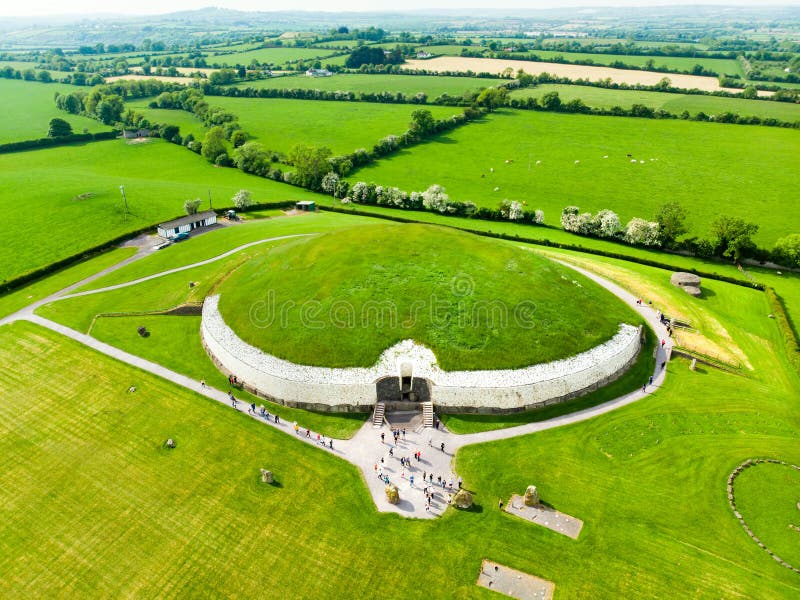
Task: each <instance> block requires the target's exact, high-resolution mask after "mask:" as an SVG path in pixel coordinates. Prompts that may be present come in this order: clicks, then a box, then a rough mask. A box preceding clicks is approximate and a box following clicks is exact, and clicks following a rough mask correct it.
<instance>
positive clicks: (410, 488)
mask: <svg viewBox="0 0 800 600" xmlns="http://www.w3.org/2000/svg"><path fill="white" fill-rule="evenodd" d="M302 235H314V234H302ZM292 237H299V236H297V235H291V236H281V237H274V238H268V239H264V240H259V241H256V242H251V243H248V244H244V245H242V246H239V247H237V248H234V249H232V250H229V251H227V252H225V253H223V254H220V255H218V256H216V257H213V258H210V259H207V260H203V261H199V262H197V263H193V264H191V265H186V266H183V267H177V268H175V269H170V270H167V271H163V272H161V273H156V274H153V275H149V276H147V277H142V278H140V279H136V280H134V281H129V282H126V283H121V284H118V285H113V286H109V287H105V288H101V289H97V290H90V291H86V292H79V293H76V294H69V291H70V290H73V289H76V288H77V287H79V286H81V285H85V284H86V283H88V282H89V281H92V280H95V279H97V278H98V277H101V276H102V275H105V274H107V273H109V272H111V271H114V270H116V269H119V268H121V267H122V266H124V265H126V264H130V263H131V262H133V261H134V260H138V259H139V258H141V257H142V256H145V255H146V253H142V254H141V255H140V254H139V253H137V254H136V255H135V256H133V257H131V258H128V259H126V260H124V261H121V262H120V263H118V264H117V265H114V266H112V267H109V268H108V269H105V270H104V271H101V272H100V273H97V274H95V275H93V276H91V277H89V278H87V279H84V280H83V281H80V282H78V283H76V284H73V285H71V286H69V287H68V288H65V289H63V290H61V291H60V292H57V293H55V294H52V295H51V296H48V297H47V298H45V299H43V300H40V301H38V302H34V303H33V304H30V305H29V306H27V307H25V308H24V309H22V310H20V311H18V312H16V313H14V314H12V315H10V316H9V317H6V318H5V319H2V320H0V325H2V324H5V323H10V322H12V321H16V320H22V319H24V320H27V321H30V322H32V323H36V324H37V325H41V326H42V327H46V328H48V329H51V330H52V331H55V332H57V333H60V334H62V335H65V336H67V337H69V338H70V339H73V340H75V341H77V342H79V343H81V344H84V345H85V346H88V347H89V348H92V349H94V350H96V351H98V352H101V353H103V354H105V355H107V356H110V357H112V358H115V359H117V360H120V361H122V362H125V363H127V364H129V365H132V366H134V367H137V368H139V369H142V370H143V371H147V372H148V373H151V374H153V375H156V376H158V377H162V378H164V379H166V380H168V381H171V382H173V383H175V384H177V385H180V386H182V387H184V388H186V389H189V390H191V391H193V392H195V393H198V394H201V395H202V396H205V397H206V398H208V399H211V400H215V401H217V402H222V403H224V404H226V405H230V404H231V402H230V399H229V397H228V394H227V392H223V391H222V390H218V389H215V388H211V387H208V386H204V385H201V384H200V382H198V381H195V380H193V379H191V378H189V377H186V376H185V375H182V374H180V373H177V372H175V371H172V370H170V369H167V368H166V367H164V366H162V365H159V364H157V363H154V362H151V361H149V360H146V359H143V358H141V357H138V356H135V355H133V354H130V353H129V352H125V351H124V350H121V349H119V348H116V347H114V346H111V345H109V344H106V343H104V342H101V341H99V340H97V339H95V338H93V337H91V336H89V335H86V334H84V333H81V332H79V331H76V330H74V329H71V328H69V327H66V326H64V325H61V324H59V323H55V322H54V321H50V320H49V319H45V318H43V317H40V316H38V315H36V314H34V310H35V308H36V307H38V306H41V305H42V304H45V303H47V302H52V301H55V300H61V299H65V298H75V297H80V296H86V295H90V294H99V293H101V292H104V291H110V290H115V289H121V288H124V287H129V286H133V285H136V284H138V283H141V282H143V281H150V280H152V279H156V278H158V277H164V276H166V275H170V274H172V273H178V272H180V271H184V270H187V269H192V268H195V267H198V266H203V265H208V264H211V263H213V262H216V261H218V260H222V259H224V258H226V257H228V256H231V255H232V254H235V253H236V252H239V251H240V250H244V249H246V248H249V247H252V246H255V245H258V244H263V243H266V242H271V241H276V240H282V239H288V238H292ZM558 262H561V264H563V265H565V266H567V267H570V268H571V269H574V270H576V271H578V272H579V273H582V274H583V275H585V276H586V277H588V278H589V279H591V280H593V281H595V282H596V283H598V284H599V285H601V286H602V287H604V288H605V289H607V290H608V291H610V292H611V293H612V294H614V295H616V296H617V297H618V298H620V299H621V300H622V301H623V302H626V303H627V304H629V305H631V306H634V307H636V308H637V309H638V310H639V311H640V313H641V314H642V316H643V317H644V319H645V320H646V322H647V324H648V325H649V326H650V328H651V329H653V331H655V333H656V334H657V335H658V336H659V337H660V338H661V339H663V340H665V346H664V347H661V345H659V346H658V349H657V357H656V369H655V372H654V374H653V385H652V386H648V388H647V391H642V390H641V389H639V390H637V391H635V392H632V393H630V394H626V395H624V396H620V397H619V398H615V399H614V400H611V401H609V402H605V403H603V404H600V405H598V406H594V407H592V408H587V409H585V410H581V411H577V412H574V413H570V414H567V415H562V416H560V417H555V418H553V419H548V420H547V421H541V422H538V423H528V424H525V425H520V426H517V427H509V428H507V429H500V430H495V431H486V432H481V433H474V434H469V435H456V434H453V433H450V432H447V431H444V430H425V429H423V430H421V431H419V432H411V431H407V432H406V435H405V437H404V438H403V437H402V436H401V439H400V440H399V442H398V443H397V444H396V445H395V444H394V442H393V438H392V435H391V432H390V431H389V428H388V427H387V426H386V425H384V427H383V428H381V429H375V428H373V425H372V422H371V421H370V420H368V421H367V422H366V423H365V424H364V426H363V427H362V428H361V429H360V430H359V431H358V432H357V433H356V434H355V436H353V438H352V439H349V440H334V441H333V447H332V448H330V447H328V446H325V447H324V451H325V452H330V453H333V454H334V455H336V456H339V457H340V458H342V459H344V460H347V461H348V462H350V463H352V464H354V465H355V466H357V467H358V468H359V469H360V470H361V472H362V474H363V475H364V480H365V482H366V484H367V487H368V488H369V490H370V493H371V494H372V497H373V500H374V501H375V505H376V506H377V508H378V510H379V511H381V512H396V513H398V514H400V515H402V516H405V517H418V518H433V517H436V516H438V515H440V514H441V513H442V512H443V511H444V510H445V509H446V508H447V497H448V494H449V493H450V491H451V489H450V488H449V486H447V485H445V486H444V487H443V486H441V485H439V484H438V480H437V479H436V478H437V477H442V480H443V482H444V483H445V484H447V483H449V482H452V492H455V490H456V489H457V488H458V478H457V475H456V473H454V471H453V470H452V459H453V457H454V456H455V454H456V453H457V451H458V449H459V448H462V447H464V446H467V445H470V444H480V443H484V442H491V441H495V440H502V439H508V438H512V437H516V436H520V435H527V434H530V433H535V432H537V431H544V430H546V429H552V428H554V427H561V426H564V425H569V424H572V423H579V422H581V421H586V420H588V419H591V418H594V417H596V416H598V415H602V414H605V413H607V412H610V411H612V410H616V409H617V408H620V407H622V406H626V405H628V404H631V403H633V402H636V401H638V400H641V399H643V398H645V397H646V396H648V395H649V394H650V393H652V392H653V391H655V390H656V389H657V388H658V387H659V386H660V385H661V384H662V383H663V381H664V378H665V376H666V369H662V368H661V364H662V363H663V362H666V361H667V360H668V357H669V354H670V352H671V348H672V340H671V339H670V338H669V337H668V336H667V334H666V328H665V327H664V326H663V325H661V323H660V321H659V320H658V315H657V313H656V311H655V310H654V309H652V308H650V307H648V306H639V305H637V304H636V298H635V297H634V296H633V295H632V294H630V293H628V292H627V291H625V290H624V289H622V288H621V287H619V286H618V285H616V284H614V283H612V282H610V281H608V280H607V279H605V278H603V277H600V276H599V275H595V274H594V273H591V272H589V271H587V270H585V269H583V268H580V267H577V266H575V265H571V264H569V263H566V262H563V261H558ZM247 409H248V405H246V404H244V403H242V402H239V405H238V407H237V408H235V409H233V408H232V410H237V411H238V412H241V413H243V414H244V415H248V412H247ZM249 416H250V418H254V419H258V420H261V421H263V422H265V423H268V425H269V426H270V427H273V428H275V429H278V430H280V431H282V432H284V433H286V434H287V435H292V436H295V437H297V438H298V439H299V440H300V441H301V442H303V443H308V444H312V445H315V446H317V447H318V448H320V449H321V450H322V449H323V447H322V446H321V445H320V444H318V443H317V438H316V433H314V434H313V435H312V436H311V437H310V438H306V437H305V435H304V434H305V428H304V427H303V424H302V423H300V424H299V426H300V428H301V435H297V434H296V433H295V432H294V427H293V424H291V423H285V422H279V423H275V422H274V421H273V420H269V421H267V420H265V419H264V418H262V417H260V416H257V415H249ZM381 433H384V434H385V435H384V440H385V442H384V441H382V440H381V437H380V434H381ZM327 440H330V438H327ZM442 444H444V449H442ZM390 448H391V450H392V454H393V456H390V455H389V450H390ZM417 450H419V451H421V460H420V461H417V460H416V459H415V458H414V453H415V452H416V451H417ZM401 457H403V458H409V459H410V460H411V466H410V467H407V468H403V467H402V466H401V464H400V460H399V459H400V458H401ZM381 458H383V463H381ZM376 467H377V469H382V471H383V473H384V474H385V475H387V476H388V477H389V478H390V480H391V481H392V483H394V484H395V485H397V486H398V488H399V490H400V499H401V500H400V503H399V504H397V505H392V504H389V503H388V502H387V501H386V497H385V493H384V487H385V484H384V483H383V482H382V481H380V480H379V479H378V473H377V469H376ZM423 472H424V473H425V474H426V475H427V474H430V473H433V474H434V485H433V486H432V488H433V490H434V492H435V496H434V500H433V502H431V505H430V509H429V510H428V509H426V502H425V495H424V493H423V490H422V487H423V484H422V474H423ZM412 475H413V476H414V482H413V484H412V482H411V476H412ZM465 487H466V488H469V483H468V482H465ZM484 501H485V500H484ZM479 502H480V500H479ZM490 504H491V502H490Z"/></svg>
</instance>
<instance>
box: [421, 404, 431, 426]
mask: <svg viewBox="0 0 800 600" xmlns="http://www.w3.org/2000/svg"><path fill="white" fill-rule="evenodd" d="M421 404H422V426H423V427H431V428H432V427H433V420H434V415H433V402H422V403H421Z"/></svg>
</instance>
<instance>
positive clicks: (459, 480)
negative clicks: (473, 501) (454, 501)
mask: <svg viewBox="0 0 800 600" xmlns="http://www.w3.org/2000/svg"><path fill="white" fill-rule="evenodd" d="M463 483H464V480H463V479H461V477H459V478H458V489H461V484H463Z"/></svg>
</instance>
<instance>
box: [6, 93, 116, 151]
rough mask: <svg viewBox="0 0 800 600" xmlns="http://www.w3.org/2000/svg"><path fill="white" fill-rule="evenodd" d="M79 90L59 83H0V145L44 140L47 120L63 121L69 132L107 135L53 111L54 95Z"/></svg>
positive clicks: (76, 118)
mask: <svg viewBox="0 0 800 600" xmlns="http://www.w3.org/2000/svg"><path fill="white" fill-rule="evenodd" d="M78 89H80V88H78V87H74V86H71V85H65V84H63V83H39V82H37V81H20V80H16V79H0V97H2V98H3V105H4V106H5V109H4V111H3V113H2V115H0V124H1V125H2V127H0V144H6V143H8V142H21V141H24V140H36V139H39V138H44V137H47V129H48V125H49V124H50V119H53V118H56V117H57V118H59V119H64V120H65V121H67V122H69V124H70V125H72V131H73V132H75V133H83V130H84V129H86V130H88V131H89V133H96V132H98V131H108V129H109V128H108V127H106V126H105V125H103V124H102V123H101V122H100V121H95V120H94V119H89V118H87V117H82V116H79V115H71V114H69V113H66V112H64V111H62V110H59V109H58V108H57V107H56V103H55V100H54V96H55V94H56V93H62V94H64V93H69V92H74V91H75V90H78Z"/></svg>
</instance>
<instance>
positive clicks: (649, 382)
mask: <svg viewBox="0 0 800 600" xmlns="http://www.w3.org/2000/svg"><path fill="white" fill-rule="evenodd" d="M647 385H653V376H652V375H650V379H648V380H647Z"/></svg>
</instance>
